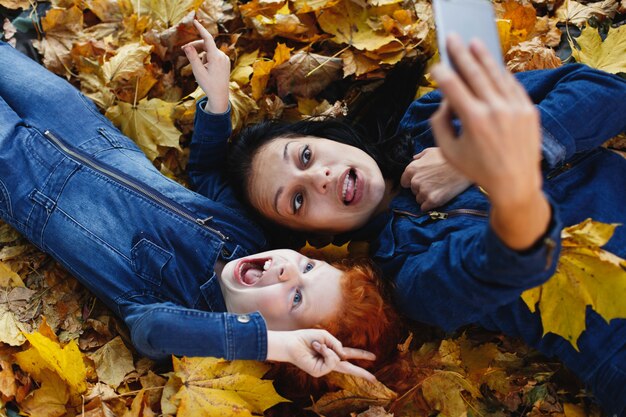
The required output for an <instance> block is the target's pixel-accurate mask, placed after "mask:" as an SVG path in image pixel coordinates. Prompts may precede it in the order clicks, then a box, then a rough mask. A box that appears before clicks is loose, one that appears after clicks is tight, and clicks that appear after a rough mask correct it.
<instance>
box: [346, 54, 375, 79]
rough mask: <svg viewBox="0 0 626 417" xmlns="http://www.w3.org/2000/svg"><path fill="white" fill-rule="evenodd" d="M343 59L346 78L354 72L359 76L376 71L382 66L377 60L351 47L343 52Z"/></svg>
mask: <svg viewBox="0 0 626 417" xmlns="http://www.w3.org/2000/svg"><path fill="white" fill-rule="evenodd" d="M341 59H342V60H343V77H344V78H345V77H348V76H350V75H352V74H354V75H356V76H357V77H358V76H360V75H363V74H367V73H368V72H371V71H375V70H377V69H378V68H379V67H380V66H379V64H378V62H377V61H376V60H374V59H371V58H368V57H367V56H365V55H364V54H360V53H358V52H355V51H352V50H350V49H348V50H346V51H344V52H342V53H341Z"/></svg>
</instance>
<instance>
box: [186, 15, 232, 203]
mask: <svg viewBox="0 0 626 417" xmlns="http://www.w3.org/2000/svg"><path fill="white" fill-rule="evenodd" d="M194 26H195V27H196V29H197V30H198V33H199V34H200V36H201V37H202V39H201V40H197V41H194V42H191V43H189V44H187V45H185V46H183V51H184V52H185V55H186V56H187V58H188V59H189V62H190V63H191V68H192V71H193V75H194V77H195V79H196V82H197V83H198V85H199V86H200V88H202V90H203V91H204V93H205V94H206V98H204V99H202V100H200V101H198V103H197V104H196V115H195V120H194V131H193V136H192V138H191V145H190V153H189V163H188V165H187V170H188V172H189V178H190V180H191V183H192V185H193V187H194V189H196V190H198V192H201V193H202V194H205V195H207V197H209V198H212V199H216V200H217V199H218V198H219V196H220V194H221V191H222V188H223V182H224V181H223V180H222V179H221V176H220V171H221V170H222V168H223V166H224V161H225V159H226V149H227V140H228V138H229V137H230V134H231V121H230V107H229V103H228V94H229V90H228V82H229V77H230V59H229V58H228V56H226V54H224V53H223V52H222V51H220V50H219V49H218V48H217V46H216V45H215V41H214V40H213V37H212V36H211V34H210V33H209V32H208V31H207V30H206V29H205V28H204V27H203V26H202V25H201V24H200V23H198V22H197V21H194ZM198 50H200V51H204V54H203V55H202V56H200V55H199V54H198Z"/></svg>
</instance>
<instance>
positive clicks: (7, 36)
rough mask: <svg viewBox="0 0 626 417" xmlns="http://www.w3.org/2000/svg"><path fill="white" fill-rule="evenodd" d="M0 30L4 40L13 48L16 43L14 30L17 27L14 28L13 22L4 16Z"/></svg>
mask: <svg viewBox="0 0 626 417" xmlns="http://www.w3.org/2000/svg"><path fill="white" fill-rule="evenodd" d="M2 31H3V32H4V40H5V42H6V43H8V44H9V45H11V46H12V47H14V48H15V45H16V44H17V39H15V38H14V36H15V32H17V29H15V26H13V23H11V21H10V20H9V19H8V18H6V17H5V18H4V21H3V22H2Z"/></svg>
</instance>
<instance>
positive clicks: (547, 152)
mask: <svg viewBox="0 0 626 417" xmlns="http://www.w3.org/2000/svg"><path fill="white" fill-rule="evenodd" d="M537 108H538V109H539V113H540V115H541V127H542V129H541V130H542V136H543V138H542V142H541V151H542V153H543V159H544V160H545V162H546V164H547V166H548V168H555V167H556V166H558V165H559V164H561V163H562V162H563V161H565V159H567V157H568V156H571V155H573V154H574V152H575V144H574V138H572V135H570V133H569V131H568V130H567V129H565V128H564V127H563V125H561V123H560V122H559V121H558V120H557V119H556V118H554V117H553V116H552V115H551V114H550V113H549V112H547V111H546V110H544V109H542V108H541V105H538V106H537ZM557 138H559V139H557Z"/></svg>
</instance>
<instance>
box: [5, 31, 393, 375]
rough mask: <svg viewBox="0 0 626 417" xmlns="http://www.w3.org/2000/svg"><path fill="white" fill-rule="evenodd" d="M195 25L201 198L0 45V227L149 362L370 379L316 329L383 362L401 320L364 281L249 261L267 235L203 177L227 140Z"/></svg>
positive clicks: (220, 94) (273, 254)
mask: <svg viewBox="0 0 626 417" xmlns="http://www.w3.org/2000/svg"><path fill="white" fill-rule="evenodd" d="M197 26H198V29H199V30H200V31H201V33H202V35H203V38H204V41H203V42H201V44H202V45H200V46H198V45H192V46H191V48H193V47H194V46H198V47H205V48H206V50H207V55H208V62H207V63H206V64H204V65H203V64H202V63H201V62H200V60H199V59H198V55H197V53H196V52H195V49H191V50H189V47H188V48H186V49H187V50H186V52H187V54H188V55H189V57H190V59H191V62H192V64H193V65H194V71H202V72H203V73H205V75H207V76H214V77H215V78H214V79H213V80H212V84H211V86H207V85H206V84H204V83H203V80H205V79H206V78H202V76H200V77H198V80H199V81H200V84H201V85H202V86H203V87H205V88H206V92H207V96H208V101H207V100H204V101H202V102H201V103H200V104H199V106H198V111H197V118H196V122H195V127H196V131H195V132H194V137H193V140H192V152H191V156H190V162H189V167H190V175H191V178H192V182H193V183H194V184H196V185H197V187H198V189H199V190H201V192H202V193H203V194H204V195H200V194H196V193H195V192H192V191H190V190H188V189H186V188H184V187H182V186H181V185H179V184H177V183H175V182H174V181H171V180H169V179H168V178H166V177H165V176H163V175H161V174H160V173H159V172H158V171H157V170H156V169H155V168H154V166H153V165H152V164H151V162H150V161H149V160H148V159H147V158H145V156H144V155H143V153H142V152H141V151H140V150H139V148H138V147H137V146H136V145H135V144H134V143H133V142H132V141H131V140H130V139H129V138H127V137H125V136H123V135H122V134H121V133H120V132H119V131H118V130H117V129H116V128H115V127H114V126H113V125H112V124H111V123H110V122H109V121H108V120H107V119H106V118H104V117H103V116H102V115H101V114H100V113H99V112H98V111H97V109H96V108H95V106H94V104H93V103H92V102H91V101H89V100H88V99H86V98H85V97H84V96H83V95H82V94H80V92H79V91H78V90H76V89H75V88H74V87H72V86H71V85H70V84H68V83H67V82H66V81H65V80H62V79H61V78H59V77H57V76H55V75H54V74H52V73H50V72H48V71H47V70H45V69H44V68H42V67H41V66H39V65H37V64H36V63H35V62H33V61H31V60H30V59H28V58H27V57H25V56H23V55H22V54H20V53H19V52H17V51H15V50H14V49H13V48H12V47H11V46H9V45H7V44H4V43H2V44H0V68H2V71H1V72H0V160H1V163H0V217H1V218H2V219H3V220H4V221H6V222H7V223H9V224H11V225H12V226H13V227H14V228H15V229H16V230H18V231H19V232H20V233H22V234H23V235H24V236H26V237H27V238H28V239H29V240H30V241H31V242H32V243H33V244H35V245H36V246H38V247H39V248H40V249H42V250H43V251H45V252H48V253H49V254H50V255H52V257H54V258H55V259H56V260H57V261H59V262H60V263H61V264H62V265H63V266H64V267H65V268H67V270H68V271H70V272H71V273H72V274H73V275H74V276H76V277H77V278H78V279H79V280H80V281H81V282H82V283H83V284H84V285H85V286H86V287H88V288H89V289H90V290H91V291H92V292H93V293H94V294H95V295H97V296H98V297H99V298H100V299H101V300H102V301H104V302H105V303H106V304H107V305H108V307H109V308H111V309H112V310H113V311H114V312H115V313H116V314H117V315H119V316H120V317H121V318H122V319H123V320H124V322H125V323H126V324H127V325H128V327H129V329H130V334H131V338H132V342H133V344H134V345H135V347H136V348H137V350H138V351H139V352H140V353H142V354H144V355H146V356H149V357H152V358H156V359H161V358H166V357H168V356H169V355H171V354H175V355H187V356H216V357H223V358H226V359H253V360H266V359H267V360H273V361H282V362H290V363H293V364H295V365H297V366H298V367H300V368H302V369H303V370H305V371H306V372H308V373H310V374H312V375H314V376H320V375H323V374H326V373H328V372H330V371H333V370H334V371H339V372H346V373H350V374H354V375H359V376H362V377H365V378H369V379H371V378H373V376H372V375H371V374H370V373H369V372H367V371H365V370H364V369H362V368H360V367H358V366H356V365H353V364H351V363H350V362H348V361H349V360H352V359H356V360H365V361H372V360H374V359H375V356H374V355H373V354H372V353H370V352H367V351H365V350H361V349H355V348H348V347H343V346H342V344H341V342H340V341H339V340H338V339H337V338H335V337H334V336H332V335H331V334H330V333H328V332H327V331H324V330H321V328H323V327H327V328H329V329H331V330H333V331H334V332H336V334H337V335H338V336H340V337H343V338H344V340H345V341H347V342H348V343H355V344H356V345H358V347H361V348H366V349H367V348H370V347H371V348H373V350H374V352H376V353H377V354H379V355H380V356H381V358H382V357H383V356H385V354H386V353H387V352H390V351H392V350H393V347H394V346H393V342H391V343H381V344H380V346H379V345H378V343H377V342H378V341H379V340H383V341H384V340H385V338H387V337H389V338H390V340H392V339H393V334H395V332H396V330H395V329H394V327H395V326H393V325H392V324H393V321H394V317H395V315H394V313H393V311H392V309H391V308H390V307H389V306H386V305H385V304H384V303H383V298H382V297H381V295H380V293H379V291H378V290H379V288H378V283H377V280H376V279H375V278H373V277H374V274H373V273H372V270H371V268H370V267H369V266H367V265H366V264H348V263H338V264H334V265H329V264H327V263H325V262H321V261H316V260H312V259H308V258H306V257H304V256H302V255H300V254H298V253H297V252H293V251H288V250H277V251H270V252H263V253H260V254H257V255H250V254H252V253H255V252H258V251H259V250H261V249H263V248H264V247H265V237H264V235H263V234H262V233H261V231H260V229H259V228H258V227H257V226H256V225H255V224H254V223H253V222H252V221H250V220H249V218H248V217H247V216H246V214H245V211H244V210H243V209H241V207H240V206H239V205H238V204H237V202H236V201H235V200H234V199H233V198H232V196H231V193H230V191H229V189H228V187H226V186H225V185H224V184H223V183H222V182H221V180H220V176H219V173H218V172H217V171H216V170H215V169H214V166H213V165H214V163H215V162H216V161H223V150H224V143H225V140H226V138H227V136H228V134H229V133H230V122H229V120H230V118H229V112H228V109H227V108H228V95H227V91H228V66H229V61H228V59H227V58H226V57H225V56H224V55H223V54H222V53H221V52H220V51H219V50H218V49H217V48H216V47H215V44H214V43H213V41H212V38H211V37H210V35H209V34H208V32H206V30H204V28H202V27H201V26H199V25H197ZM215 85H220V86H221V89H220V88H217V87H215ZM224 92H226V94H224ZM361 287H363V288H365V290H362V289H361ZM355 288H357V291H355ZM372 315H376V316H379V317H382V318H383V319H382V320H378V321H377V322H376V323H371V322H368V320H367V317H370V316H372ZM296 329H306V330H296ZM355 330H356V331H355ZM360 363H367V362H360Z"/></svg>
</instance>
